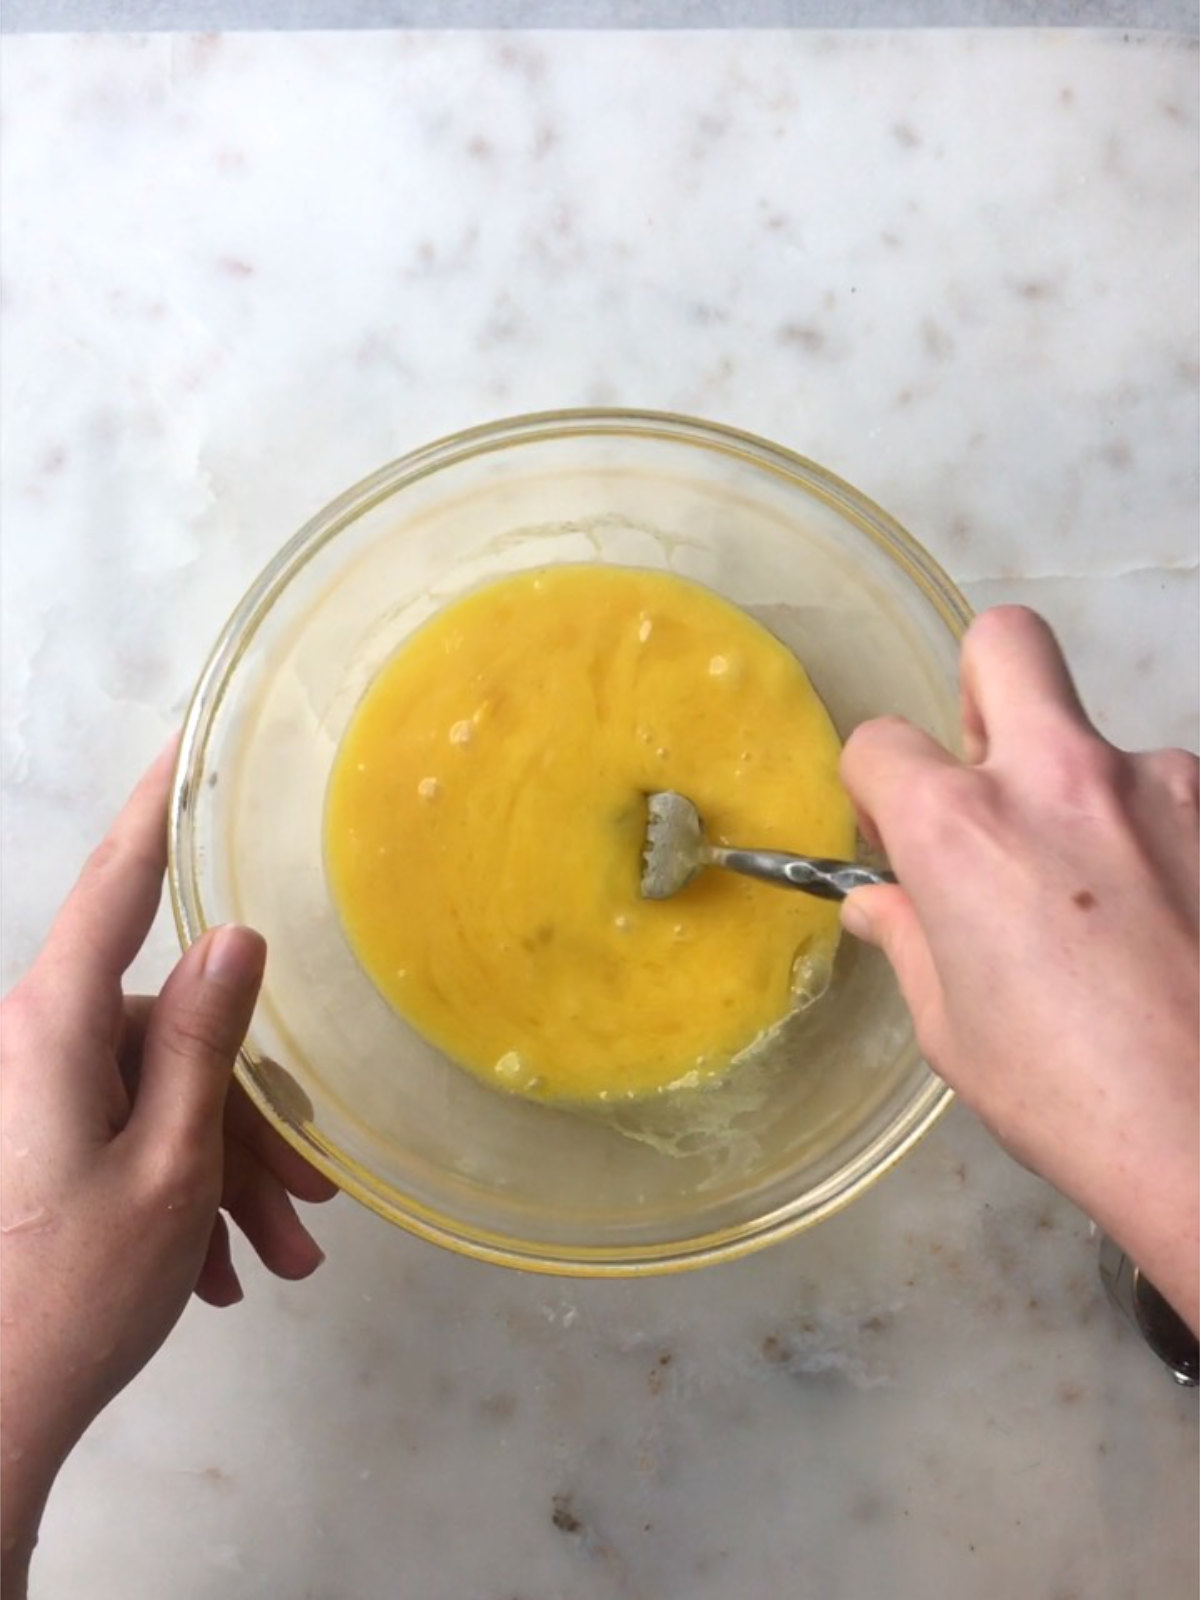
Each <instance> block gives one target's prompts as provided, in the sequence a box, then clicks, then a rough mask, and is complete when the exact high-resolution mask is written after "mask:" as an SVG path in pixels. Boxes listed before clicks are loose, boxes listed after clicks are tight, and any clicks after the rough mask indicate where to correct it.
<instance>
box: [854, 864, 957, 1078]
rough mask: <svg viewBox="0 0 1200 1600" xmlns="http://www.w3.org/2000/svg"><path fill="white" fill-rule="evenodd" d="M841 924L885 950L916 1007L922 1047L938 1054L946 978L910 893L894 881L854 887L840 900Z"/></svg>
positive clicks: (910, 1006)
mask: <svg viewBox="0 0 1200 1600" xmlns="http://www.w3.org/2000/svg"><path fill="white" fill-rule="evenodd" d="M842 926H843V927H844V928H845V929H846V931H847V932H848V933H852V934H853V935H854V937H855V938H856V939H862V940H863V941H864V942H865V943H867V944H873V945H875V946H876V947H877V948H878V949H880V950H882V951H883V953H884V955H885V956H886V957H887V959H888V961H889V962H890V964H891V967H892V970H893V971H894V972H895V974H896V981H897V983H898V984H899V985H900V992H901V994H902V995H903V996H904V1001H905V1004H906V1005H907V1006H908V1009H909V1011H910V1012H911V1013H912V1019H913V1025H914V1027H915V1028H916V1033H917V1038H918V1040H919V1041H920V1044H921V1048H922V1049H923V1050H924V1052H925V1054H926V1056H927V1057H930V1058H932V1057H934V1056H935V1055H936V1054H937V1053H938V1052H937V1038H938V1034H939V1031H940V1026H939V1025H940V1021H941V1017H942V1011H943V1002H942V984H941V979H940V978H939V977H938V972H937V967H936V966H935V965H934V960H933V956H932V954H931V953H930V950H929V946H928V944H927V943H926V941H925V933H924V930H923V929H922V927H921V924H920V921H919V920H918V918H917V913H916V911H915V910H914V908H913V904H912V901H911V900H910V899H909V898H908V895H907V894H906V893H905V892H904V890H903V889H901V888H898V887H897V888H893V887H892V886H890V885H887V886H881V887H878V888H870V889H856V890H855V891H854V893H853V894H851V895H848V896H847V897H846V899H845V900H844V901H843V903H842ZM931 1064H933V1063H932V1060H931Z"/></svg>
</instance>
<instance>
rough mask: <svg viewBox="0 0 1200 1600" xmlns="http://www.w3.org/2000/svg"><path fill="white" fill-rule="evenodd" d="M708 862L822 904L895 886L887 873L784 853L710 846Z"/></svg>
mask: <svg viewBox="0 0 1200 1600" xmlns="http://www.w3.org/2000/svg"><path fill="white" fill-rule="evenodd" d="M708 857H709V860H710V861H711V862H712V863H713V865H714V866H718V867H728V868H729V870H730V871H731V872H742V873H745V875H746V876H747V877H748V878H763V879H765V881H766V882H767V883H777V884H780V885H782V886H783V887H785V888H790V889H803V890H804V892H805V893H806V894H815V895H817V896H818V897H819V898H820V899H822V900H844V899H845V898H846V896H847V895H848V894H849V893H850V891H851V890H852V889H865V888H867V887H868V886H869V885H872V884H877V883H895V882H896V879H895V877H894V876H893V874H892V873H890V872H876V871H875V870H874V868H872V867H863V866H860V865H859V864H858V862H856V861H827V860H825V859H823V858H821V857H819V856H793V855H789V854H788V853H787V851H786V850H727V849H725V848H724V847H723V846H721V845H710V846H709V850H708Z"/></svg>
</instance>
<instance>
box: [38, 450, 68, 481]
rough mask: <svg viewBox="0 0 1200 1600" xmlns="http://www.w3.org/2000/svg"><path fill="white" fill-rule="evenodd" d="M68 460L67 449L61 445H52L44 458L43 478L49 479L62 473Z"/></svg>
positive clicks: (42, 466)
mask: <svg viewBox="0 0 1200 1600" xmlns="http://www.w3.org/2000/svg"><path fill="white" fill-rule="evenodd" d="M66 460H67V452H66V449H65V447H64V446H63V445H61V444H56V445H52V446H51V448H50V449H49V450H47V451H46V454H45V455H44V456H43V457H42V464H41V471H42V474H43V476H45V477H47V478H52V477H54V475H55V473H57V472H61V471H62V469H63V467H64V466H65V465H66Z"/></svg>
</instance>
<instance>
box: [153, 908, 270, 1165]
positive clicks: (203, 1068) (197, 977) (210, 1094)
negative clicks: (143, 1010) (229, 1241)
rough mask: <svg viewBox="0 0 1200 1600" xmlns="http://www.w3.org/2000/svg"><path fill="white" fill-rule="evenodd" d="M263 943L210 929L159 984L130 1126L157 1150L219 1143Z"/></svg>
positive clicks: (241, 931) (246, 931)
mask: <svg viewBox="0 0 1200 1600" xmlns="http://www.w3.org/2000/svg"><path fill="white" fill-rule="evenodd" d="M266 957H267V946H266V943H265V941H264V940H263V938H262V936H261V935H260V934H257V933H254V932H253V931H252V930H251V929H250V928H239V927H227V928H215V929H213V930H212V931H211V932H209V933H207V934H205V936H204V937H203V938H202V939H200V940H198V941H197V942H196V943H195V944H194V945H193V946H192V947H191V949H190V950H188V951H187V952H186V953H185V954H184V956H183V957H182V959H181V960H180V961H179V962H178V964H177V965H176V967H175V970H174V971H173V972H172V973H171V976H170V977H169V978H168V979H167V981H166V983H165V984H164V985H163V989H162V993H161V994H160V995H159V997H158V999H157V1000H156V1001H155V1003H154V1007H153V1009H152V1011H151V1013H150V1020H149V1022H148V1024H147V1027H146V1038H145V1044H144V1045H143V1048H142V1063H141V1074H140V1077H139V1081H138V1090H137V1101H136V1103H135V1105H134V1108H133V1115H132V1116H131V1118H130V1123H129V1130H130V1132H131V1134H133V1135H134V1136H135V1137H138V1138H143V1139H146V1140H148V1141H152V1142H153V1144H154V1145H155V1147H156V1148H157V1149H158V1150H160V1151H167V1150H174V1151H178V1150H180V1149H200V1150H204V1149H205V1147H206V1146H208V1145H209V1143H210V1142H211V1147H212V1149H213V1151H214V1153H215V1152H217V1151H218V1150H219V1148H220V1140H221V1117H222V1113H223V1111H224V1107H225V1092H226V1090H227V1088H228V1087H229V1078H230V1074H231V1073H232V1071H233V1064H234V1062H235V1061H236V1059H237V1053H238V1050H239V1049H240V1048H241V1045H242V1041H243V1040H244V1039H245V1037H246V1029H247V1028H248V1027H249V1026H250V1018H251V1017H252V1016H253V1014H254V1003H255V1001H256V1000H257V999H258V991H259V988H260V986H261V984H262V975H263V967H264V966H265V964H266Z"/></svg>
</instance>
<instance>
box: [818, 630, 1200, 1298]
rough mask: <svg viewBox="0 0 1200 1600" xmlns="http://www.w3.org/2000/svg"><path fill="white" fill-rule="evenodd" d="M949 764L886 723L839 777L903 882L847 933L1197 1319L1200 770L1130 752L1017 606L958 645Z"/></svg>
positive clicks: (1040, 1161)
mask: <svg viewBox="0 0 1200 1600" xmlns="http://www.w3.org/2000/svg"><path fill="white" fill-rule="evenodd" d="M962 682H963V732H964V753H965V760H964V761H962V762H960V761H958V760H956V759H955V758H954V757H953V756H951V755H950V754H949V753H948V752H947V751H946V750H944V749H943V748H942V747H941V746H940V745H939V744H937V743H935V741H934V740H932V739H931V738H929V737H928V736H927V735H926V734H924V733H921V732H920V731H919V730H918V729H916V728H914V727H912V726H910V725H909V724H908V723H906V722H903V721H901V720H899V719H884V720H882V721H878V722H870V723H865V724H864V725H863V726H862V727H860V728H858V729H857V730H856V731H855V733H854V734H853V735H852V737H851V738H850V739H849V741H848V742H847V744H846V749H845V752H844V755H843V758H842V775H843V778H844V781H845V783H846V787H847V788H848V790H849V791H850V794H851V797H852V798H853V800H854V802H855V805H856V807H857V809H858V812H859V816H860V819H861V822H862V825H863V828H864V830H865V832H866V833H867V835H868V836H869V837H872V838H874V839H875V840H877V841H878V842H880V843H881V844H882V845H883V847H884V848H885V850H886V851H887V854H888V857H889V860H890V861H891V864H892V866H893V867H894V869H895V871H896V874H897V876H898V877H899V879H900V883H901V885H903V887H883V888H868V889H860V890H857V891H855V893H854V894H852V895H851V896H850V897H849V898H848V899H847V900H846V902H845V904H844V906H843V913H842V915H843V922H844V925H845V927H846V928H847V929H848V930H849V932H851V933H853V934H856V935H858V937H859V938H862V939H866V940H867V941H869V942H870V943H872V944H876V945H878V946H880V947H881V948H882V950H883V952H884V954H885V955H886V956H887V958H888V960H889V961H890V962H891V964H892V966H893V968H894V969H895V972H896V977H897V979H898V981H899V984H900V987H901V990H902V991H903V994H904V997H905V1000H906V1001H907V1003H908V1006H909V1009H910V1010H911V1012H912V1015H913V1020H914V1023H915V1026H916V1031H917V1037H918V1040H919V1042H920V1044H921V1048H922V1050H923V1051H924V1053H925V1055H926V1058H927V1059H928V1061H929V1063H930V1065H931V1066H932V1067H933V1069H934V1070H935V1071H936V1072H937V1073H939V1074H940V1076H941V1077H943V1078H944V1079H945V1080H946V1082H947V1083H949V1084H950V1085H951V1087H952V1088H953V1089H955V1090H956V1092H957V1093H958V1094H959V1095H960V1096H961V1097H962V1099H963V1100H964V1101H965V1102H966V1103H967V1104H968V1105H969V1106H971V1107H972V1108H973V1109H974V1110H975V1111H976V1112H978V1113H979V1115H980V1116H981V1117H982V1118H983V1120H984V1122H986V1123H987V1125H988V1127H989V1128H990V1129H991V1130H992V1132H993V1133H994V1134H995V1135H996V1137H997V1138H998V1139H999V1141H1000V1142H1001V1144H1003V1145H1004V1146H1005V1148H1006V1149H1008V1150H1009V1151H1010V1153H1011V1154H1013V1155H1014V1156H1016V1158H1017V1159H1018V1160H1019V1161H1022V1162H1023V1163H1024V1164H1025V1165H1027V1166H1029V1167H1031V1168H1032V1169H1033V1170H1034V1171H1036V1172H1038V1173H1040V1174H1041V1175H1042V1176H1043V1177H1045V1178H1047V1179H1048V1180H1049V1181H1050V1182H1051V1183H1053V1184H1054V1185H1055V1186H1056V1187H1057V1188H1059V1189H1061V1190H1062V1191H1063V1192H1064V1193H1065V1194H1067V1195H1068V1196H1069V1197H1070V1198H1071V1199H1073V1200H1074V1201H1076V1203H1077V1204H1079V1205H1080V1206H1082V1207H1083V1208H1084V1210H1085V1211H1087V1212H1088V1213H1089V1214H1090V1215H1091V1216H1092V1217H1093V1218H1094V1219H1095V1221H1096V1222H1098V1223H1099V1224H1100V1225H1101V1226H1102V1227H1103V1228H1104V1229H1105V1231H1106V1232H1107V1233H1109V1234H1110V1235H1111V1237H1112V1238H1114V1239H1115V1240H1116V1241H1117V1243H1118V1244H1120V1245H1121V1247H1122V1248H1123V1249H1124V1250H1126V1251H1127V1252H1128V1253H1129V1255H1130V1256H1131V1257H1132V1258H1133V1259H1134V1260H1135V1261H1136V1262H1137V1264H1138V1266H1139V1267H1141V1268H1142V1269H1143V1270H1144V1271H1145V1272H1146V1273H1147V1274H1148V1276H1149V1277H1150V1279H1151V1280H1152V1281H1153V1282H1154V1284H1155V1285H1156V1286H1157V1287H1158V1289H1159V1290H1160V1291H1161V1292H1162V1293H1163V1294H1164V1295H1165V1296H1166V1297H1167V1299H1169V1300H1170V1301H1171V1303H1172V1304H1173V1305H1174V1306H1175V1308H1176V1309H1177V1310H1178V1311H1179V1313H1180V1315H1181V1316H1183V1317H1184V1318H1185V1319H1186V1320H1187V1321H1188V1323H1189V1324H1190V1325H1191V1327H1192V1329H1193V1330H1196V1329H1197V1326H1198V1324H1200V1281H1198V1280H1200V1267H1198V1264H1197V1263H1198V1248H1200V1220H1198V1218H1200V1193H1198V1190H1200V1163H1198V1156H1197V1126H1198V1121H1200V1065H1198V1060H1197V1022H1198V1017H1197V1011H1198V1000H1200V978H1198V967H1197V958H1198V936H1197V913H1198V868H1200V845H1198V839H1197V816H1198V804H1197V801H1198V793H1200V763H1198V762H1197V760H1196V757H1195V756H1193V755H1190V754H1188V753H1187V752H1185V751H1182V750H1158V751H1154V752H1151V753H1148V754H1142V755H1127V754H1125V753H1123V752H1122V751H1119V750H1116V749H1114V748H1113V746H1112V745H1110V744H1108V743H1107V742H1106V741H1105V740H1104V739H1103V738H1102V737H1101V736H1100V734H1099V733H1097V731H1096V730H1095V728H1094V727H1092V725H1091V723H1090V722H1089V721H1088V719H1087V717H1086V715H1085V714H1084V711H1083V708H1082V706H1081V705H1080V702H1079V698H1078V695H1077V694H1076V691H1075V687H1074V685H1073V683H1072V681H1071V677H1070V674H1069V672H1068V670H1067V666H1066V663H1065V661H1064V660H1063V656H1062V652H1061V651H1060V649H1059V646H1058V644H1057V641H1056V640H1055V638H1054V635H1053V634H1052V633H1051V632H1050V629H1049V628H1048V627H1047V625H1046V624H1045V623H1044V622H1043V621H1042V620H1041V618H1040V617H1038V616H1036V615H1035V614H1034V613H1033V612H1030V611H1026V610H1024V609H1022V608H1020V607H1016V606H1006V607H1000V608H998V609H996V610H994V611H989V612H986V613H984V614H983V615H982V616H981V617H979V618H978V619H977V620H976V622H975V623H974V624H973V625H972V627H971V628H970V630H969V631H968V633H967V636H966V639H965V641H964V643H963V655H962Z"/></svg>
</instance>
